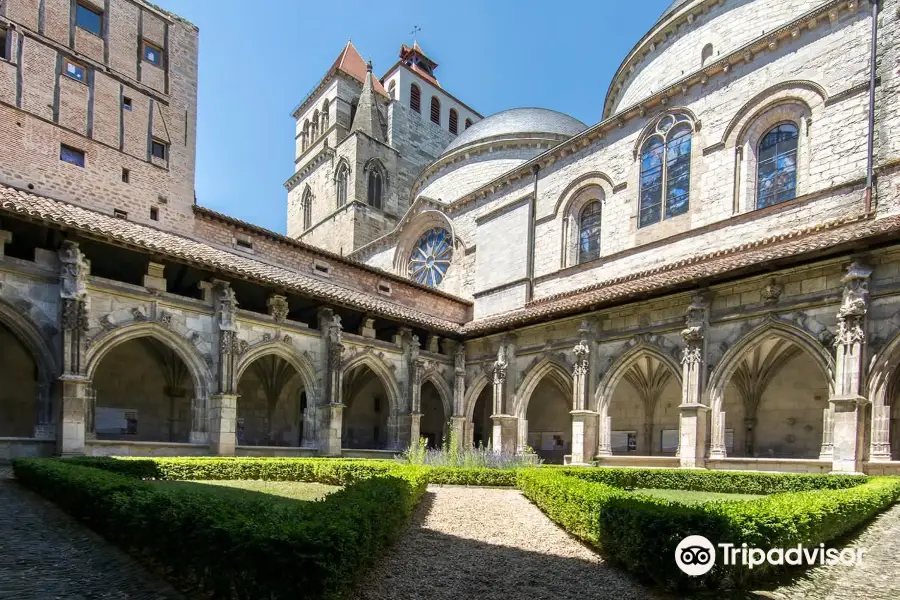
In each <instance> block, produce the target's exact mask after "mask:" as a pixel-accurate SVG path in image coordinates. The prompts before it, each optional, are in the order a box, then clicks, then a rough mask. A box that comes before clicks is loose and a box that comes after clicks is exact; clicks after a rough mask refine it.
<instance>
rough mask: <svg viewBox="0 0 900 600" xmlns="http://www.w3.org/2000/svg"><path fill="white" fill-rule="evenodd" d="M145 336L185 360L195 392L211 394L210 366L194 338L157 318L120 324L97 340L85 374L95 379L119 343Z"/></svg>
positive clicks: (93, 345)
mask: <svg viewBox="0 0 900 600" xmlns="http://www.w3.org/2000/svg"><path fill="white" fill-rule="evenodd" d="M142 337H152V338H154V339H156V340H157V341H159V342H161V343H162V344H164V345H165V346H167V347H168V348H171V349H172V350H173V351H174V352H175V353H176V354H177V355H178V357H179V358H180V359H181V360H182V361H183V362H184V364H185V366H186V367H187V369H188V372H189V373H190V374H191V381H192V382H193V384H194V394H195V395H196V396H197V397H199V398H206V397H207V396H208V395H209V390H210V386H211V383H212V381H213V378H212V375H211V373H210V371H209V367H208V366H207V364H206V362H205V361H204V360H203V358H202V357H201V356H200V355H199V354H198V353H197V350H196V348H195V347H194V346H193V344H191V342H190V341H188V340H187V339H185V338H184V337H182V336H181V335H179V334H177V333H175V332H173V331H171V330H170V329H168V328H166V327H165V326H163V325H161V324H159V323H156V322H154V321H138V322H134V323H131V324H128V325H124V326H121V327H117V328H115V329H113V330H111V331H110V332H108V333H107V334H105V335H104V336H102V337H101V338H99V339H98V340H96V341H95V342H94V343H93V344H92V345H91V348H90V349H89V350H88V352H87V357H86V361H85V364H86V365H87V366H86V367H85V374H86V375H87V377H88V379H91V380H93V378H94V375H95V374H96V372H97V368H98V367H99V366H100V364H101V363H102V362H103V358H104V357H105V356H106V355H107V354H109V352H110V351H111V350H112V349H113V348H116V347H117V346H119V345H121V344H123V343H125V342H127V341H130V340H135V339H138V338H142Z"/></svg>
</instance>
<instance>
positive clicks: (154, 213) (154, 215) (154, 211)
mask: <svg viewBox="0 0 900 600" xmlns="http://www.w3.org/2000/svg"><path fill="white" fill-rule="evenodd" d="M150 220H151V221H159V209H158V208H156V207H155V206H151V207H150Z"/></svg>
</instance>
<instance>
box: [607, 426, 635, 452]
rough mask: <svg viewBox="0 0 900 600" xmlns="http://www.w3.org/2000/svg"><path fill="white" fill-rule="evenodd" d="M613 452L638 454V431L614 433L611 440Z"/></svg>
mask: <svg viewBox="0 0 900 600" xmlns="http://www.w3.org/2000/svg"><path fill="white" fill-rule="evenodd" d="M610 443H611V446H612V451H613V452H636V451H637V432H636V431H613V432H612V439H611V440H610Z"/></svg>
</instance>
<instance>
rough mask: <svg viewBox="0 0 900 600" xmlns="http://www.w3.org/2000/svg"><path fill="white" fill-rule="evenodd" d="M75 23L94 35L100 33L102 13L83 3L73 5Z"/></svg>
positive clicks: (101, 29) (101, 30)
mask: <svg viewBox="0 0 900 600" xmlns="http://www.w3.org/2000/svg"><path fill="white" fill-rule="evenodd" d="M75 25H77V26H78V27H80V28H81V29H84V30H85V31H89V32H91V33H93V34H94V35H97V36H99V35H102V32H103V13H102V12H101V11H99V10H96V9H93V8H88V7H87V6H84V5H83V4H77V5H75Z"/></svg>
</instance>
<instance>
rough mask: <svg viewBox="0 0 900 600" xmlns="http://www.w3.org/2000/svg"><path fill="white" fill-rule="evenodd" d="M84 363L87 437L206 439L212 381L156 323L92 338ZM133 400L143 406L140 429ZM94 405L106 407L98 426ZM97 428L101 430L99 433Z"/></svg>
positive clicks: (187, 346) (188, 349)
mask: <svg viewBox="0 0 900 600" xmlns="http://www.w3.org/2000/svg"><path fill="white" fill-rule="evenodd" d="M85 364H86V368H85V374H86V376H87V379H88V380H89V381H90V382H91V387H92V390H91V392H90V394H91V395H92V396H93V407H94V410H88V414H87V416H86V419H85V426H86V433H88V434H93V433H94V432H96V433H97V437H98V438H99V439H103V438H106V439H119V440H130V441H162V442H181V441H183V442H192V443H206V442H207V441H208V440H207V418H208V416H207V398H208V390H209V386H210V383H211V380H212V377H211V375H210V373H209V369H208V367H207V365H206V363H205V362H204V361H203V359H202V358H201V357H200V356H199V355H198V354H197V352H196V349H195V348H194V346H193V345H192V344H191V343H190V342H189V341H188V340H186V339H185V338H183V337H181V336H180V335H178V334H177V333H174V332H173V331H171V330H169V329H167V328H166V327H164V326H162V325H160V324H158V323H153V322H136V323H133V324H130V325H125V326H123V327H119V328H116V329H114V330H112V331H110V332H108V333H107V334H105V335H104V336H103V337H101V338H100V339H99V340H97V341H96V342H95V343H94V344H93V345H92V346H91V348H90V350H89V351H88V355H87V359H86V363H85ZM135 389H138V390H140V391H141V393H140V395H139V397H136V396H135V394H134V393H133V390H135ZM135 402H137V403H138V404H140V405H141V406H143V407H144V410H143V412H144V413H145V415H144V418H143V421H144V423H145V425H144V426H143V427H142V426H141V416H140V415H139V414H138V415H135V414H134V413H135V412H136V411H138V410H139V408H138V406H137V404H135ZM97 406H99V407H101V408H107V409H110V410H108V411H100V412H101V413H104V412H105V413H106V414H100V415H99V423H98V414H97V411H96V410H95V409H96V407H97ZM135 417H136V419H135ZM129 420H130V421H132V422H130V423H129ZM135 420H137V424H135V423H134V422H133V421H135ZM98 424H99V425H100V429H101V430H103V432H101V431H98V428H97V426H98ZM123 431H124V432H123ZM135 431H137V433H134V432H135Z"/></svg>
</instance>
